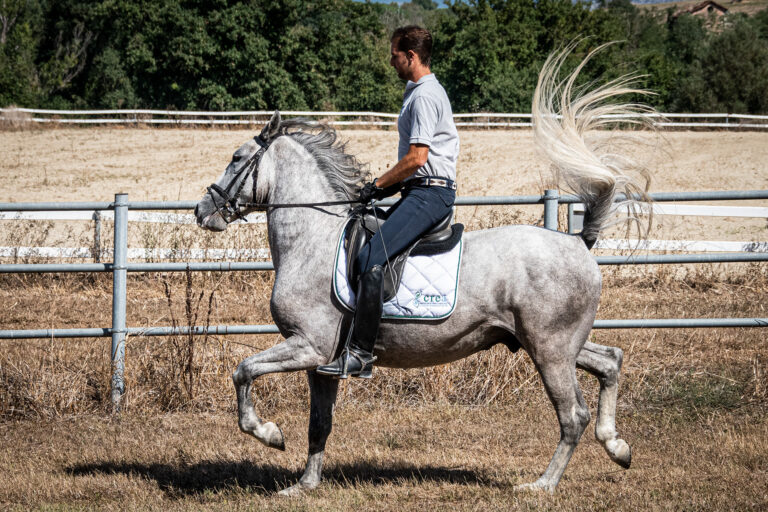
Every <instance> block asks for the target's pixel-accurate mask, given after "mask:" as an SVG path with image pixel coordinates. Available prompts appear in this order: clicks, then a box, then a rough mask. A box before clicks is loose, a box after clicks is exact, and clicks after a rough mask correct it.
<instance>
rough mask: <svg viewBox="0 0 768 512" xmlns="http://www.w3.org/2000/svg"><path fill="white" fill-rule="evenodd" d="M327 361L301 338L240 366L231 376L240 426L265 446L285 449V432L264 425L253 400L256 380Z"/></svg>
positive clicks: (283, 344) (312, 366) (250, 359)
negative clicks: (262, 376)
mask: <svg viewBox="0 0 768 512" xmlns="http://www.w3.org/2000/svg"><path fill="white" fill-rule="evenodd" d="M324 362H325V357H324V356H321V355H320V354H318V353H317V352H316V351H315V349H314V348H313V347H312V345H311V344H310V343H309V342H308V341H307V340H305V339H304V338H302V337H300V336H291V337H290V338H288V339H287V340H285V341H284V342H282V343H280V344H279V345H275V346H274V347H272V348H270V349H268V350H265V351H264V352H259V353H258V354H256V355H253V356H251V357H249V358H247V359H246V360H245V361H243V362H242V363H240V364H239V365H238V367H237V370H235V373H233V374H232V382H234V384H235V391H236V392H237V411H238V424H239V426H240V430H242V431H243V432H245V433H246V434H250V435H252V436H253V437H255V438H256V439H258V440H259V441H261V442H262V443H264V444H265V445H266V446H269V447H270V448H277V449H278V450H285V440H284V437H283V432H282V430H280V427H278V426H277V425H276V424H275V423H272V422H271V421H269V422H265V421H263V420H262V419H261V418H259V416H258V415H257V414H256V410H255V409H254V407H253V399H252V398H251V383H252V382H253V379H255V378H256V377H259V376H261V375H265V374H267V373H278V372H290V371H297V370H307V369H309V368H315V367H316V366H317V365H319V364H322V363H324Z"/></svg>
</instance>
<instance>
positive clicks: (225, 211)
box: [207, 135, 360, 224]
mask: <svg viewBox="0 0 768 512" xmlns="http://www.w3.org/2000/svg"><path fill="white" fill-rule="evenodd" d="M253 140H254V141H255V142H256V144H258V145H259V146H260V148H259V150H258V151H256V153H255V154H254V155H253V156H251V157H250V158H249V159H248V161H247V162H246V163H245V165H244V166H243V167H242V168H241V169H240V170H239V171H238V172H237V174H235V177H234V179H233V180H232V181H231V182H230V183H229V185H227V187H226V188H221V187H220V186H218V185H217V184H216V183H212V184H211V185H210V186H209V187H208V188H207V190H208V194H209V195H210V196H211V200H212V201H213V205H214V206H215V207H216V212H217V213H219V215H221V218H222V219H224V222H226V223H227V224H229V223H231V222H233V221H234V220H236V219H242V220H243V221H244V222H248V219H246V218H245V215H243V211H245V210H246V209H251V210H255V211H266V210H268V209H269V208H316V207H318V206H337V205H344V204H356V203H360V201H359V200H357V199H355V200H350V201H324V202H319V203H242V204H241V203H240V201H239V199H238V198H239V197H240V193H241V192H242V191H243V187H244V186H245V182H246V181H248V176H250V175H252V174H254V173H256V172H257V171H258V169H259V162H260V161H261V157H262V155H263V154H264V153H265V152H266V151H267V149H269V144H270V143H269V142H267V141H266V140H264V139H263V138H262V137H261V135H256V136H255V137H254V138H253ZM237 183H239V185H238V186H237V190H236V191H235V193H234V194H232V189H233V188H234V187H235V185H236V184H237ZM253 188H254V190H253V197H255V196H256V177H255V176H254V178H253ZM217 196H218V198H219V199H220V200H223V203H221V204H219V202H218V201H217V200H216V198H217Z"/></svg>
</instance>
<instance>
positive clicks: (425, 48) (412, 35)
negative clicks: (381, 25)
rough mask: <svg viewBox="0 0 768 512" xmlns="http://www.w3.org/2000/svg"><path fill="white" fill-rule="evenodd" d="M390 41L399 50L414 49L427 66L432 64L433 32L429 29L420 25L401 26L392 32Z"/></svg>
mask: <svg viewBox="0 0 768 512" xmlns="http://www.w3.org/2000/svg"><path fill="white" fill-rule="evenodd" d="M390 42H391V43H392V44H393V45H394V47H395V49H396V50H397V51H399V52H408V51H410V50H413V53H415V54H416V55H418V56H419V60H421V63H422V64H424V65H425V66H427V67H430V64H432V34H430V33H429V30H427V29H425V28H421V27H420V26H418V25H408V26H407V27H400V28H398V29H396V30H395V32H394V33H393V34H392V37H391V38H390Z"/></svg>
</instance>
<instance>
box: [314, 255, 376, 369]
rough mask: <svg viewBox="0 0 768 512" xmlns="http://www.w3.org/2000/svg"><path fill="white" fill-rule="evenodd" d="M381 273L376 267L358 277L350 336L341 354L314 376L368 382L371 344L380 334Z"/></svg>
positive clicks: (371, 352) (371, 359)
mask: <svg viewBox="0 0 768 512" xmlns="http://www.w3.org/2000/svg"><path fill="white" fill-rule="evenodd" d="M383 281H384V271H383V269H382V268H381V267H380V266H379V265H376V266H374V267H373V268H371V270H369V271H368V272H366V273H365V274H363V275H362V277H361V278H360V286H359V287H358V289H357V309H356V310H355V319H354V321H353V324H352V337H351V338H350V339H349V343H348V344H347V346H346V347H344V350H343V351H342V352H341V355H340V356H339V357H337V358H336V359H335V360H334V361H333V362H331V363H330V364H327V365H323V366H318V367H317V370H316V371H317V373H319V374H322V375H331V376H333V377H336V378H337V379H346V378H347V376H349V375H351V376H353V377H360V378H361V379H370V378H371V376H372V374H371V371H372V370H373V362H374V361H375V360H376V358H375V357H374V356H373V345H374V343H375V342H376V335H377V334H378V332H379V323H381V311H382V308H383V303H382V293H383V286H382V283H383Z"/></svg>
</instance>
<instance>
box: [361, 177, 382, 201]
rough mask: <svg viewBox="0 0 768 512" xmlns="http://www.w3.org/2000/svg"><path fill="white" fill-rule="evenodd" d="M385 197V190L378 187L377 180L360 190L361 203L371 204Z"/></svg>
mask: <svg viewBox="0 0 768 512" xmlns="http://www.w3.org/2000/svg"><path fill="white" fill-rule="evenodd" d="M383 197H384V189H383V188H380V187H378V186H376V180H373V181H371V182H369V183H366V184H365V185H363V188H362V189H361V190H360V197H359V198H358V201H360V202H361V203H370V202H371V200H372V199H381V198H383Z"/></svg>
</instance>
